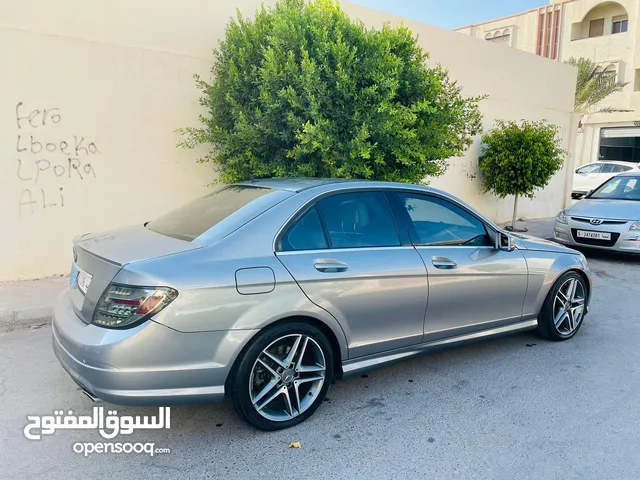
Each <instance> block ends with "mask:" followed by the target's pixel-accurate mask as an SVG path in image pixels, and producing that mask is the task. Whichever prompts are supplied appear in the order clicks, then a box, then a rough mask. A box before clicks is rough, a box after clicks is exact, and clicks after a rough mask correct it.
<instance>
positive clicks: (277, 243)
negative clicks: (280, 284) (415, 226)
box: [273, 187, 412, 254]
mask: <svg viewBox="0 0 640 480" xmlns="http://www.w3.org/2000/svg"><path fill="white" fill-rule="evenodd" d="M367 192H369V193H371V192H380V193H382V196H383V197H384V199H385V202H386V205H387V208H388V209H389V214H390V215H391V218H392V219H393V224H394V227H395V231H396V236H397V237H398V245H385V246H380V247H376V246H366V247H339V248H334V247H333V246H332V244H331V238H330V235H329V231H328V229H327V226H326V223H325V219H324V216H323V213H322V210H321V209H320V208H318V207H317V204H318V203H319V202H320V201H322V200H324V199H325V198H328V197H333V196H336V195H343V194H348V193H367ZM388 193H389V188H385V187H377V188H376V187H368V188H362V187H361V188H357V187H356V188H349V189H344V190H337V191H331V192H324V193H323V194H321V195H318V196H317V197H314V198H313V199H311V200H309V202H307V203H306V204H305V205H303V206H302V207H300V208H299V209H298V211H297V212H295V213H294V214H293V215H292V216H291V217H289V219H288V220H287V221H286V222H285V223H284V225H283V226H282V227H281V228H280V230H279V231H278V233H277V235H276V238H275V240H274V242H273V246H274V253H276V254H281V253H283V254H291V253H301V252H315V251H318V252H326V251H327V250H332V251H339V250H349V251H353V250H363V249H372V248H373V249H380V248H386V249H388V248H402V247H412V244H411V243H407V244H405V243H404V242H403V236H402V235H401V233H400V225H399V224H398V219H397V218H396V215H395V212H394V209H393V208H392V205H391V203H390V200H389V198H388ZM313 207H316V210H317V212H318V216H319V217H320V223H321V224H322V229H323V231H324V235H325V239H326V241H327V245H328V248H326V249H313V250H282V239H283V238H284V236H285V235H286V234H287V233H288V232H289V229H290V228H291V227H292V226H293V225H294V224H295V223H296V222H297V221H298V220H299V219H300V218H302V216H304V215H305V214H306V212H307V211H309V210H310V209H311V208H313ZM409 240H410V237H409Z"/></svg>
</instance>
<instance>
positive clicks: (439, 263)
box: [431, 257, 458, 269]
mask: <svg viewBox="0 0 640 480" xmlns="http://www.w3.org/2000/svg"><path fill="white" fill-rule="evenodd" d="M431 263H433V266H434V267H436V268H445V269H447V268H456V267H457V266H458V264H457V263H456V262H454V261H453V260H451V259H450V258H447V257H431Z"/></svg>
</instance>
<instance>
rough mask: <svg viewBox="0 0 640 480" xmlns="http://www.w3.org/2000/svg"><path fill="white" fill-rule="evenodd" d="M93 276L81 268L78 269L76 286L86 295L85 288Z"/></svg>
mask: <svg viewBox="0 0 640 480" xmlns="http://www.w3.org/2000/svg"><path fill="white" fill-rule="evenodd" d="M92 278H93V277H92V276H91V275H89V274H88V273H86V272H83V271H82V270H79V271H78V288H79V289H80V291H81V292H82V293H84V294H85V295H86V293H87V289H88V288H89V284H90V283H91V279H92Z"/></svg>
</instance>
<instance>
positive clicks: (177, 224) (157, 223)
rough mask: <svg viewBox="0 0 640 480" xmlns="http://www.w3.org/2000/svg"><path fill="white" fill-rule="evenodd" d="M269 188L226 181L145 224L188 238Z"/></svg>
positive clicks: (194, 236)
mask: <svg viewBox="0 0 640 480" xmlns="http://www.w3.org/2000/svg"><path fill="white" fill-rule="evenodd" d="M273 191H274V190H273V189H270V188H261V187H254V186H249V185H227V186H225V187H222V188H220V189H218V190H216V191H215V192H213V193H211V194H209V195H207V196H206V197H202V198H199V199H198V200H194V201H193V202H191V203H188V204H186V205H184V206H182V207H180V208H178V209H177V210H174V211H172V212H170V213H167V214H166V215H163V216H161V217H158V218H156V219H155V220H153V221H152V222H150V223H148V224H147V228H148V229H149V230H151V231H153V232H156V233H160V234H162V235H167V236H169V237H174V238H179V239H180V240H187V241H189V242H190V241H191V240H193V239H194V238H196V237H199V236H200V235H202V234H203V233H204V232H206V231H207V230H209V229H210V228H211V227H213V226H214V225H216V224H217V223H219V222H221V221H222V220H224V219H225V218H227V217H228V216H229V215H231V214H233V213H234V212H236V211H238V210H240V209H241V208H242V207H244V206H245V205H247V204H249V203H251V202H252V201H253V200H255V199H257V198H259V197H262V196H263V195H266V194H268V193H271V192H273Z"/></svg>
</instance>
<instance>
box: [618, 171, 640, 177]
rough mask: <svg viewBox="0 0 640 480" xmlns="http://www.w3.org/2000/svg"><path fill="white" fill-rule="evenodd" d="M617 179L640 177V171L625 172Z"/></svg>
mask: <svg viewBox="0 0 640 480" xmlns="http://www.w3.org/2000/svg"><path fill="white" fill-rule="evenodd" d="M616 177H640V171H638V172H623V173H619V174H618V175H616Z"/></svg>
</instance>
